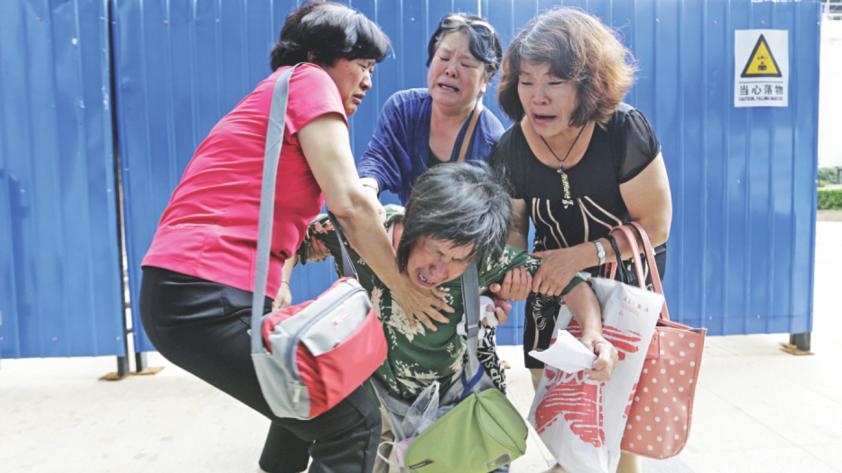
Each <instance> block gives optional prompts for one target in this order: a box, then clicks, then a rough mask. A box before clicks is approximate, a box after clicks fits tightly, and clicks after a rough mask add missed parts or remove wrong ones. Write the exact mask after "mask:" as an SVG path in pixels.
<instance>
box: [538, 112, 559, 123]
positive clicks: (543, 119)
mask: <svg viewBox="0 0 842 473" xmlns="http://www.w3.org/2000/svg"><path fill="white" fill-rule="evenodd" d="M557 116H558V115H539V114H537V113H533V114H532V118H533V121H534V122H535V123H548V122H551V121H553V120H555V119H556V117H557Z"/></svg>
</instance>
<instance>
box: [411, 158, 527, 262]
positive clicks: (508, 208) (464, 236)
mask: <svg viewBox="0 0 842 473" xmlns="http://www.w3.org/2000/svg"><path fill="white" fill-rule="evenodd" d="M511 215H512V204H511V202H510V201H509V195H508V194H507V193H506V189H505V188H504V187H503V186H502V184H500V182H499V181H498V180H497V179H496V178H495V177H494V175H493V173H492V172H491V170H490V168H489V167H488V165H487V164H486V163H484V162H481V161H471V162H469V163H443V164H439V165H436V166H434V167H433V168H431V169H429V170H428V171H427V172H425V173H424V174H422V175H421V176H420V177H419V178H418V181H416V182H415V187H414V188H413V189H412V194H411V195H410V196H409V201H408V202H407V204H406V214H405V215H404V227H403V228H404V230H403V235H402V236H401V241H400V243H399V244H398V250H397V262H398V268H399V269H400V270H401V272H404V271H406V267H407V264H408V262H409V253H410V251H411V250H412V246H413V245H414V244H415V242H416V241H418V239H419V238H421V237H422V236H428V237H432V238H435V239H437V240H443V241H449V242H452V243H453V244H454V245H455V246H466V245H471V244H473V245H474V248H473V251H472V253H471V256H476V255H484V254H489V255H490V256H491V257H492V258H494V257H497V256H498V255H499V254H500V253H501V252H502V251H503V248H505V246H506V238H507V236H508V233H509V223H510V221H511Z"/></svg>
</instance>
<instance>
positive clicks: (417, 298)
mask: <svg viewBox="0 0 842 473" xmlns="http://www.w3.org/2000/svg"><path fill="white" fill-rule="evenodd" d="M389 289H390V290H391V292H392V298H393V299H394V300H395V302H397V304H398V305H399V306H400V307H401V308H402V309H403V311H404V314H406V317H407V318H408V319H409V320H408V321H409V324H410V325H411V326H415V324H416V323H418V322H421V323H422V324H423V325H424V326H425V327H427V328H428V329H430V331H432V332H435V331H437V330H438V328H437V327H436V325H435V323H433V321H435V322H438V323H442V324H443V323H447V322H448V318H447V317H446V316H445V315H442V312H448V313H452V312H453V311H454V310H453V307H450V306H449V305H447V304H446V303H445V302H444V295H445V293H444V292H441V291H438V290H436V289H422V288H420V287H418V286H416V285H415V284H413V283H412V281H410V279H409V276H407V275H405V274H403V275H401V277H400V278H398V280H397V283H396V284H394V287H390V288H389Z"/></svg>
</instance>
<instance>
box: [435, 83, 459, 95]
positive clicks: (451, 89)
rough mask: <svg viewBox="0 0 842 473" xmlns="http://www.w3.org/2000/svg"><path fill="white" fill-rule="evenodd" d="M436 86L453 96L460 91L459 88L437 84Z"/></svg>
mask: <svg viewBox="0 0 842 473" xmlns="http://www.w3.org/2000/svg"><path fill="white" fill-rule="evenodd" d="M438 86H439V88H440V89H444V90H446V91H448V92H452V93H454V94H458V93H459V91H460V89H459V87H454V86H452V85H447V84H442V83H439V84H438Z"/></svg>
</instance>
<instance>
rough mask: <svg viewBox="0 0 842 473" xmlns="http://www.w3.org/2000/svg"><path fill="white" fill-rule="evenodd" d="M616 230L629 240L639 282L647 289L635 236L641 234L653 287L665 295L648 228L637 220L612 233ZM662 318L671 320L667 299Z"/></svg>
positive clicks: (662, 309)
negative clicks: (644, 227) (647, 232)
mask: <svg viewBox="0 0 842 473" xmlns="http://www.w3.org/2000/svg"><path fill="white" fill-rule="evenodd" d="M615 231H617V232H619V233H620V234H622V236H624V237H625V239H626V241H628V243H629V247H630V248H631V250H632V258H633V260H634V267H635V272H636V274H637V283H638V285H639V286H640V287H641V288H644V289H645V288H646V279H645V277H644V275H643V265H642V264H641V260H640V254H641V250H640V246H639V245H638V243H637V238H636V237H635V234H637V235H639V236H640V240H641V241H642V242H643V251H642V253H643V254H644V255H645V257H646V262H647V265H648V267H649V275H650V276H651V277H652V287H653V289H654V290H655V292H656V293H658V294H661V295H663V294H664V289H663V286H662V285H661V276H660V274H659V273H658V266H657V265H656V264H655V252H654V250H653V249H652V243H651V241H650V240H649V235H647V234H646V230H644V229H643V227H642V226H641V225H640V224H639V223H637V222H629V223H627V224H623V225H620V226H618V227H614V228H612V229H611V233H613V232H615ZM612 264H613V263H612ZM612 274H613V271H612ZM661 319H662V320H670V314H669V309H668V308H667V302H666V299H664V305H663V306H661Z"/></svg>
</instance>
